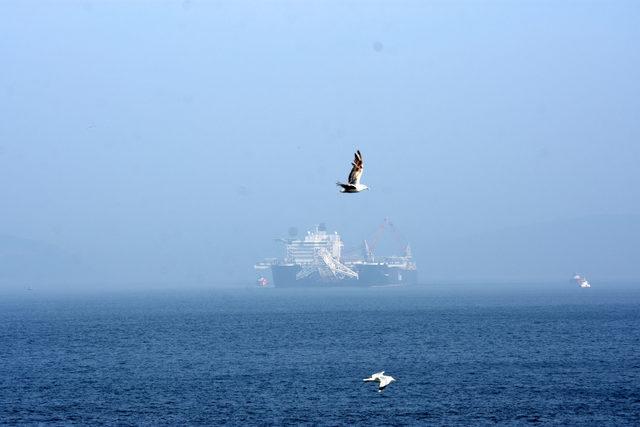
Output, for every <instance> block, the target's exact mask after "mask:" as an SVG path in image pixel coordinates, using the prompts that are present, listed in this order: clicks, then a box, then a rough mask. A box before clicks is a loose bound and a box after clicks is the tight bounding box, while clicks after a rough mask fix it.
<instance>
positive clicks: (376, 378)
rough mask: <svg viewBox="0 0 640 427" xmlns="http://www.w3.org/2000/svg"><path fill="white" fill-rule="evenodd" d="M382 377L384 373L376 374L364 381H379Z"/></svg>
mask: <svg viewBox="0 0 640 427" xmlns="http://www.w3.org/2000/svg"><path fill="white" fill-rule="evenodd" d="M382 375H384V371H381V372H376V373H375V374H371V376H370V377H369V378H365V379H364V380H362V381H378V380H379V379H380V377H381V376H382Z"/></svg>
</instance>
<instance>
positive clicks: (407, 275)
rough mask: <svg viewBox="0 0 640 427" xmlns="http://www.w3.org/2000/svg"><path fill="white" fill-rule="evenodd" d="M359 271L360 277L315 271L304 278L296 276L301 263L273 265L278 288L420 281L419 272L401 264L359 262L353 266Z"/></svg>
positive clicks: (351, 285) (371, 284)
mask: <svg viewBox="0 0 640 427" xmlns="http://www.w3.org/2000/svg"><path fill="white" fill-rule="evenodd" d="M353 268H354V270H356V271H357V272H358V278H357V279H356V278H346V279H334V280H330V279H326V278H323V277H320V275H319V274H317V273H313V274H310V275H308V276H306V277H303V278H300V279H298V278H296V275H297V274H298V273H299V272H300V271H301V270H302V268H301V267H300V265H297V264H289V265H272V266H271V272H272V275H273V284H274V285H275V286H276V287H278V288H293V287H296V288H297V287H300V288H306V287H369V286H387V285H403V284H415V283H417V282H418V272H417V270H415V269H407V268H403V267H400V266H393V265H387V264H373V263H371V264H357V265H354V266H353Z"/></svg>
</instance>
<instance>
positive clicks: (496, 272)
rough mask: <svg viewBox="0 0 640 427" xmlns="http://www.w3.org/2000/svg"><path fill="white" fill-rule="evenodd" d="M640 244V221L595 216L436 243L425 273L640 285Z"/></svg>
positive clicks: (422, 266)
mask: <svg viewBox="0 0 640 427" xmlns="http://www.w3.org/2000/svg"><path fill="white" fill-rule="evenodd" d="M639 242H640V216H638V215H603V216H589V217H583V218H577V219H571V220H562V221H553V222H543V223H536V224H530V225H526V226H521V227H513V228H506V229H502V230H497V231H493V232H488V233H482V234H478V235H473V236H467V237H464V238H458V239H451V240H447V239H440V240H439V241H432V242H429V243H428V244H427V247H426V249H427V251H426V253H420V254H419V255H420V258H421V259H422V260H423V261H422V262H421V264H420V265H419V267H420V270H421V272H423V274H421V277H423V278H426V279H428V278H434V279H437V280H447V279H453V280H474V281H475V280H478V281H481V280H486V279H489V280H492V279H498V280H518V281H526V280H529V279H531V280H563V279H568V278H570V277H571V275H572V274H573V273H574V272H581V273H582V274H585V275H587V276H588V277H589V278H590V279H598V278H601V279H618V280H638V279H640V245H639ZM421 249H422V250H424V249H425V248H421ZM416 254H418V252H417V251H416ZM425 255H426V258H425Z"/></svg>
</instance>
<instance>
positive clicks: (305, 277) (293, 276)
mask: <svg viewBox="0 0 640 427" xmlns="http://www.w3.org/2000/svg"><path fill="white" fill-rule="evenodd" d="M279 240H280V241H281V242H283V243H284V257H283V258H282V259H267V260H265V261H263V262H260V263H258V264H256V266H255V268H256V270H260V271H264V270H266V269H270V270H271V273H272V278H273V284H274V285H275V286H276V287H287V286H350V285H351V286H373V285H392V284H402V283H415V282H416V281H417V270H416V266H415V264H414V263H413V259H412V255H411V250H410V248H409V246H408V245H407V247H406V249H405V253H404V255H403V256H391V257H380V258H376V257H374V256H373V251H372V249H371V247H370V246H369V245H368V244H367V242H366V241H365V242H364V244H363V256H361V257H344V256H343V253H342V252H343V248H344V243H343V242H342V239H341V237H340V235H339V234H338V233H337V232H333V233H329V232H327V229H326V226H325V225H324V224H320V225H318V226H316V227H315V228H314V229H313V230H310V231H308V232H307V233H306V235H304V236H303V237H302V238H297V237H293V236H291V237H290V238H288V239H279Z"/></svg>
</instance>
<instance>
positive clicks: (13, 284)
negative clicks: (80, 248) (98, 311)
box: [0, 234, 88, 289]
mask: <svg viewBox="0 0 640 427" xmlns="http://www.w3.org/2000/svg"><path fill="white" fill-rule="evenodd" d="M87 273H88V268H87V267H86V265H85V264H84V263H83V262H82V261H81V260H80V259H79V258H78V257H76V256H73V255H71V254H68V253H66V252H65V251H63V250H61V249H59V248H57V247H55V246H53V245H49V244H47V243H43V242H39V241H35V240H30V239H24V238H20V237H16V236H9V235H2V234H0V286H2V287H3V288H12V289H15V288H21V287H27V286H32V287H36V286H43V285H50V284H53V283H74V282H77V281H78V280H80V279H81V278H82V277H83V276H84V277H86V275H87Z"/></svg>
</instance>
